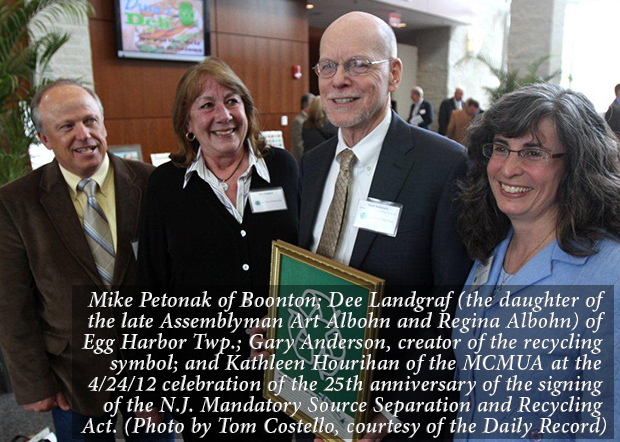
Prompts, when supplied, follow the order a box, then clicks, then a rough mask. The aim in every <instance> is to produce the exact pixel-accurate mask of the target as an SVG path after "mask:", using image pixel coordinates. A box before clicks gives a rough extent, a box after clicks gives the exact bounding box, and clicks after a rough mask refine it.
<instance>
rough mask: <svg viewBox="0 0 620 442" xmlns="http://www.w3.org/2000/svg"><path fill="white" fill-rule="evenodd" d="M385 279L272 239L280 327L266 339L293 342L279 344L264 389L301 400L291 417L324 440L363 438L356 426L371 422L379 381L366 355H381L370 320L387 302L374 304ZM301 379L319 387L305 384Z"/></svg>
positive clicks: (275, 314)
mask: <svg viewBox="0 0 620 442" xmlns="http://www.w3.org/2000/svg"><path fill="white" fill-rule="evenodd" d="M383 285H384V281H383V280H382V279H379V278H376V277H374V276H372V275H369V274H367V273H364V272H361V271H359V270H356V269H353V268H351V267H347V266H345V265H342V264H339V263H337V262H335V261H332V260H330V259H327V258H325V257H323V256H320V255H317V254H315V253H311V252H308V251H307V250H304V249H301V248H299V247H295V246H293V245H291V244H288V243H286V242H283V241H274V242H273V246H272V254H271V294H270V296H271V297H272V298H274V299H273V303H272V306H271V307H270V309H269V316H270V317H271V319H272V322H279V325H280V326H279V327H271V328H269V330H268V333H267V339H268V340H275V341H271V342H287V343H289V344H290V345H288V344H287V345H280V346H279V347H278V348H276V349H275V350H274V352H273V357H274V358H275V359H274V361H273V363H272V364H270V366H271V367H274V368H270V369H267V370H266V371H265V387H264V390H263V394H264V396H265V398H266V399H270V400H272V401H279V402H299V403H301V408H300V410H299V411H298V412H297V413H296V414H295V415H294V416H292V417H293V418H294V419H297V420H298V421H301V422H303V423H306V424H309V425H312V428H311V431H313V432H314V433H315V434H316V435H317V436H320V437H321V438H323V439H325V440H336V441H353V442H355V441H357V440H358V439H359V438H361V437H362V436H363V434H361V433H359V432H357V431H356V428H355V427H356V424H359V423H366V422H367V419H368V408H370V407H369V405H370V404H368V401H369V399H370V391H369V385H370V382H371V381H372V372H371V371H370V370H366V369H365V367H364V365H365V364H364V361H366V362H367V361H368V359H369V358H374V355H375V345H374V342H375V340H376V339H377V335H378V329H377V328H376V327H367V326H366V325H368V324H371V323H372V322H371V321H372V320H373V318H374V319H377V320H378V319H379V317H380V314H381V312H380V307H373V306H372V305H380V301H381V296H382V294H383ZM278 298H280V299H278ZM346 300H349V302H348V304H349V305H347V302H346ZM371 300H372V301H371ZM279 301H282V302H279ZM284 301H287V302H284ZM279 340H280V341H279ZM278 367H282V368H278ZM284 376H286V377H285V378H284V380H282V378H283V377H284ZM301 380H303V381H304V382H305V383H306V384H305V385H313V386H314V388H307V389H304V388H300V381H301ZM271 381H275V382H276V383H279V382H282V389H281V391H280V392H279V393H278V394H276V392H273V391H269V389H268V388H267V386H268V385H269V383H270V382H271ZM312 383H314V384H312ZM363 402H366V404H367V407H366V410H365V411H360V410H359V409H358V407H357V404H361V403H363ZM290 409H291V407H287V410H290ZM290 414H291V413H289V415H290ZM309 428H310V427H309Z"/></svg>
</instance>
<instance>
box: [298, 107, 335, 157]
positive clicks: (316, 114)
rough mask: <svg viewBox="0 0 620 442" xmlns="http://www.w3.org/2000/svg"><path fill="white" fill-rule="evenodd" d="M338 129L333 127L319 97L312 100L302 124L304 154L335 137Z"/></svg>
mask: <svg viewBox="0 0 620 442" xmlns="http://www.w3.org/2000/svg"><path fill="white" fill-rule="evenodd" d="M337 133H338V128H337V127H336V126H334V125H333V124H332V123H331V122H330V121H329V119H328V118H327V114H325V110H323V103H322V102H321V98H320V97H316V98H315V99H314V100H312V104H311V105H310V110H309V111H308V118H307V119H306V121H305V122H304V125H303V129H302V137H303V140H304V153H306V152H308V151H310V150H312V149H313V148H315V147H316V146H318V145H319V144H321V143H322V142H324V141H327V140H329V139H330V138H331V137H333V136H336V134H337Z"/></svg>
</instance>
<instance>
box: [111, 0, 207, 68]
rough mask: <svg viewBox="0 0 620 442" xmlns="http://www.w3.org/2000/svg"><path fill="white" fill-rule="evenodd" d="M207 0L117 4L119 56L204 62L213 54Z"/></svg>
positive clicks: (120, 1)
mask: <svg viewBox="0 0 620 442" xmlns="http://www.w3.org/2000/svg"><path fill="white" fill-rule="evenodd" d="M208 9H209V6H208V0H181V1H179V0H116V1H115V13H116V36H117V45H118V56H119V57H121V58H147V59H149V58H150V59H157V60H174V61H201V60H203V59H204V58H205V57H206V56H207V55H209V53H210V42H209V29H208V28H209V14H208Z"/></svg>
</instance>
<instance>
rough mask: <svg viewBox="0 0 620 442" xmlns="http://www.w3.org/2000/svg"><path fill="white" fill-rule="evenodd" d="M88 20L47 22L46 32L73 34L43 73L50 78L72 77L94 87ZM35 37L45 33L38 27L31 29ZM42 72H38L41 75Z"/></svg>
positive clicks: (67, 19)
mask: <svg viewBox="0 0 620 442" xmlns="http://www.w3.org/2000/svg"><path fill="white" fill-rule="evenodd" d="M88 26H89V25H88V20H84V21H83V22H80V23H76V21H75V19H69V18H64V19H62V20H59V21H55V22H53V23H47V24H46V26H45V30H46V32H49V31H61V32H66V33H69V34H71V38H70V39H69V41H68V42H67V43H65V44H64V46H63V47H62V48H60V50H59V51H58V52H56V55H55V56H54V57H53V58H52V60H51V62H50V64H49V66H48V69H47V71H46V72H44V73H43V74H44V75H45V76H46V77H48V78H53V79H56V78H61V77H65V78H71V79H74V80H78V81H80V82H82V83H84V84H85V85H86V86H89V87H91V88H94V86H95V85H94V80H93V63H92V56H91V49H90V33H89V27H88ZM31 30H32V32H33V33H34V36H35V37H40V36H41V35H43V34H42V33H41V32H40V31H38V30H37V29H36V28H34V27H33V28H32V29H31ZM40 75H41V73H39V74H38V76H39V77H40Z"/></svg>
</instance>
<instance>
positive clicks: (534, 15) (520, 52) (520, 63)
mask: <svg viewBox="0 0 620 442" xmlns="http://www.w3.org/2000/svg"><path fill="white" fill-rule="evenodd" d="M566 4H567V0H512V5H511V17H510V37H509V41H508V68H509V69H511V70H512V69H520V70H521V71H523V72H525V70H526V68H527V66H528V65H530V64H531V63H532V62H533V61H535V60H537V59H538V58H540V57H542V56H545V55H551V58H550V59H549V60H547V61H546V62H545V63H544V64H543V65H542V66H541V68H540V70H539V71H538V73H539V74H541V75H549V74H550V73H552V72H554V71H556V70H558V69H560V68H561V66H562V40H563V38H562V36H563V33H564V12H565V9H566ZM559 81H560V79H559V77H558V79H557V80H556V82H559Z"/></svg>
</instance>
